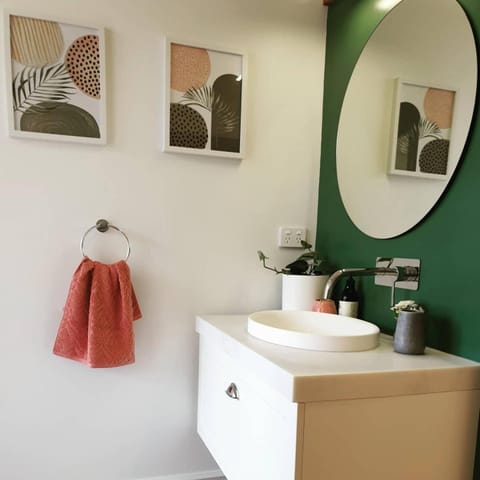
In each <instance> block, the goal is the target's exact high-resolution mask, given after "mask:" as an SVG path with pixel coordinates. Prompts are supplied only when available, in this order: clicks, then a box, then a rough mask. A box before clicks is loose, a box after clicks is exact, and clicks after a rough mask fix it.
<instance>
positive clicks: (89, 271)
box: [53, 258, 142, 367]
mask: <svg viewBox="0 0 480 480" xmlns="http://www.w3.org/2000/svg"><path fill="white" fill-rule="evenodd" d="M141 316H142V314H141V312H140V307H139V305H138V302H137V298H136V296H135V292H134V290H133V286H132V283H131V280H130V269H129V268H128V265H127V264H126V262H125V261H123V260H122V261H120V262H117V263H113V264H111V265H107V264H104V263H100V262H95V261H93V260H90V259H89V258H85V259H84V260H83V261H82V262H81V263H80V265H79V266H78V268H77V270H76V271H75V273H74V274H73V278H72V282H71V284H70V290H69V292H68V296H67V301H66V303H65V307H64V311H63V317H62V321H61V322H60V326H59V329H58V333H57V339H56V341H55V345H54V347H53V353H55V354H56V355H60V356H61V357H66V358H70V359H72V360H76V361H78V362H82V363H85V364H86V365H88V366H89V367H119V366H121V365H128V364H129V363H133V362H134V361H135V345H134V336H133V320H137V319H139V318H140V317H141Z"/></svg>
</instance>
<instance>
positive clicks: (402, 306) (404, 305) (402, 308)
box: [390, 300, 423, 318]
mask: <svg viewBox="0 0 480 480" xmlns="http://www.w3.org/2000/svg"><path fill="white" fill-rule="evenodd" d="M390 310H392V311H393V315H394V316H395V318H398V314H399V313H400V312H423V308H422V306H421V305H419V304H418V303H417V302H415V301H414V300H401V301H400V302H398V303H396V304H395V305H394V306H393V307H391V308H390Z"/></svg>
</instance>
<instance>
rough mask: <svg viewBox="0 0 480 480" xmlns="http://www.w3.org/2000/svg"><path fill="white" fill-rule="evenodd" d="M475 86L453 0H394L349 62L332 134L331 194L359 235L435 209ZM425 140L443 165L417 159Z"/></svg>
mask: <svg viewBox="0 0 480 480" xmlns="http://www.w3.org/2000/svg"><path fill="white" fill-rule="evenodd" d="M476 86H477V56H476V49H475V40H474V36H473V33H472V29H471V27H470V23H469V21H468V19H467V17H466V15H465V12H464V11H463V9H462V7H461V6H460V5H459V4H458V3H457V2H456V1H455V0H402V1H401V2H400V3H398V5H397V6H396V7H395V8H393V9H392V10H391V11H390V13H388V14H387V15H386V16H385V18H384V19H383V20H382V22H381V23H380V24H379V25H378V27H377V28H376V30H375V31H374V33H373V34H372V36H371V37H370V39H369V41H368V42H367V44H366V46H365V48H364V49H363V51H362V53H361V55H360V58H359V60H358V62H357V64H356V66H355V69H354V71H353V74H352V77H351V79H350V82H349V84H348V88H347V92H346V94H345V98H344V101H343V106H342V111H341V115H340V122H339V126H338V135H337V177H338V183H339V188H340V194H341V197H342V200H343V203H344V206H345V209H346V211H347V213H348V215H349V217H350V218H351V220H352V222H353V223H354V224H355V225H356V226H357V227H358V228H359V229H360V230H361V231H362V232H364V233H365V234H367V235H369V236H371V237H374V238H391V237H395V236H398V235H401V234H402V233H404V232H406V231H408V230H410V229H411V228H412V227H414V226H415V225H416V224H417V223H418V222H419V221H420V220H422V218H423V217H424V216H425V215H426V214H427V213H428V212H429V210H430V209H431V208H432V207H433V206H434V205H435V203H436V202H437V201H438V199H439V198H440V196H441V194H442V192H443V191H444V190H445V188H446V187H447V184H448V182H449V180H450V178H451V176H452V174H453V172H454V171H455V168H456V166H457V164H458V162H459V160H460V156H461V153H462V150H463V147H464V145H465V141H466V138H467V135H468V131H469V128H470V123H471V119H472V114H473V110H474V102H475V92H476ZM432 99H433V102H434V105H433V107H432V105H431V102H432ZM428 102H430V104H428ZM412 106H413V107H412ZM414 109H415V111H414V112H413V113H412V111H411V110H414ZM432 112H435V114H433V113H432ZM402 114H403V117H402ZM429 117H430V118H429ZM446 117H450V121H445V120H444V119H445V118H446ZM412 118H413V120H412ZM442 121H443V123H442ZM406 123H408V126H407V127H406V126H405V125H406ZM402 129H403V130H402ZM413 137H415V138H413ZM433 140H441V141H439V142H437V143H436V144H433V146H434V147H435V148H434V151H435V152H434V160H435V161H434V163H435V164H438V163H439V162H438V159H437V158H436V157H435V155H437V156H438V155H441V156H442V162H443V163H442V165H443V166H442V167H441V169H440V170H439V169H438V168H439V167H438V166H435V168H436V170H434V171H432V170H431V171H426V170H425V168H426V167H425V165H427V164H430V165H431V158H432V157H431V155H430V153H429V152H428V151H426V150H423V160H422V161H420V156H421V155H422V149H424V148H426V147H424V144H425V143H429V142H430V141H433ZM440 147H441V148H440ZM429 148H430V151H431V150H432V144H430V146H429ZM440 150H441V152H440ZM402 152H403V153H402ZM412 152H413V157H414V158H413V159H412V160H411V161H410V164H408V165H410V166H407V160H406V158H407V157H412ZM427 154H428V155H427ZM425 159H426V160H425ZM395 162H397V163H396V164H395ZM411 162H413V164H412V163H411ZM395 165H396V166H395ZM412 165H413V166H412ZM422 165H423V166H422ZM397 167H398V168H397ZM429 168H430V167H429ZM439 173H440V174H439Z"/></svg>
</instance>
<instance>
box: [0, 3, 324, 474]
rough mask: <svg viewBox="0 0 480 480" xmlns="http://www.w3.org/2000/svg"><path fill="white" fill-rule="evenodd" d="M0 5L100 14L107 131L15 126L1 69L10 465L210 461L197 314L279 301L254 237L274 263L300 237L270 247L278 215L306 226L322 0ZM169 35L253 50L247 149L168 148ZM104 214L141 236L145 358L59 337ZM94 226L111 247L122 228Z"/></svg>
mask: <svg viewBox="0 0 480 480" xmlns="http://www.w3.org/2000/svg"><path fill="white" fill-rule="evenodd" d="M0 7H5V8H9V9H16V10H15V11H17V12H20V13H30V14H32V15H40V16H46V17H52V16H53V17H54V18H60V19H63V20H68V21H70V22H72V23H79V24H82V23H83V24H87V25H88V24H89V23H94V24H99V25H105V27H106V28H107V42H108V45H107V57H108V58H107V67H108V95H109V97H108V117H109V141H108V145H107V146H105V147H99V146H87V145H81V144H63V143H54V142H43V141H36V140H25V139H12V138H9V137H8V136H7V133H6V132H7V129H6V121H5V118H4V117H5V115H4V111H5V104H4V98H5V92H6V91H7V87H6V86H5V82H4V80H3V77H2V79H1V81H0V92H1V97H0V110H2V116H1V120H0V134H1V137H0V226H1V231H0V248H1V252H2V261H1V277H0V278H1V280H0V282H1V283H0V291H1V312H2V320H1V331H0V478H2V479H8V480H29V479H35V480H60V479H62V480H65V479H68V480H77V479H82V480H96V479H98V480H100V479H101V480H120V479H125V480H127V479H128V480H131V479H141V478H146V477H149V478H150V477H151V478H164V477H166V476H169V475H175V474H182V473H189V472H202V471H203V472H208V471H212V470H216V469H217V467H216V465H215V462H214V461H213V460H212V458H211V457H210V455H209V454H208V452H207V450H206V448H205V447H204V446H203V444H202V442H201V441H200V439H199V438H198V436H197V434H196V432H195V414H196V406H195V402H196V376H197V359H196V356H197V338H196V334H195V332H194V314H195V313H198V312H208V313H220V312H224V313H238V312H250V311H254V310H258V309H263V308H270V307H273V308H276V307H279V305H280V279H279V278H278V277H275V276H274V275H273V274H270V272H267V271H266V270H263V269H262V268H260V264H259V262H258V259H257V256H256V251H257V250H258V249H262V250H264V251H265V252H266V253H268V254H270V256H271V257H272V259H273V260H274V261H276V262H277V263H278V264H279V265H281V264H283V263H284V262H286V261H288V260H290V259H292V258H293V257H294V256H295V255H296V253H297V252H295V251H293V252H292V251H283V252H281V251H280V250H279V249H278V248H277V247H276V235H277V227H278V226H279V225H290V224H300V225H306V226H307V227H308V229H309V231H310V234H311V235H313V231H314V228H315V214H316V205H317V200H316V199H317V184H318V181H317V180H318V169H319V166H318V165H319V157H320V145H319V143H320V130H321V98H322V91H323V61H324V15H325V10H324V7H322V6H321V5H320V2H319V1H317V0H311V1H309V0H261V1H260V0H174V1H171V0H170V1H168V0H135V1H133V0H68V1H65V0H10V1H0ZM19 9H20V10H19ZM164 35H169V36H172V37H174V38H176V39H182V40H187V41H198V42H200V43H202V44H205V43H206V44H213V45H215V46H217V45H221V46H225V47H226V48H227V49H228V47H231V48H234V49H239V50H244V51H245V52H246V53H247V55H248V65H249V68H248V70H249V78H248V99H247V107H248V109H247V128H248V130H247V137H246V157H245V159H244V160H242V161H232V160H229V159H217V158H205V157H195V156H176V155H171V154H168V155H167V154H163V153H161V151H160V149H159V148H158V145H159V139H160V137H161V112H162V105H161V98H162V90H163V87H164V84H163V79H162V69H163V67H162V51H161V46H162V41H163V38H164ZM2 46H3V45H2ZM1 57H2V59H3V58H4V56H3V54H1ZM102 217H103V218H106V219H108V220H109V221H111V222H112V223H113V224H115V225H117V226H119V227H120V228H122V229H124V230H125V232H126V233H127V234H128V235H129V237H130V240H131V244H132V256H131V260H130V261H129V264H130V267H131V270H132V276H133V282H134V286H135V288H136V291H137V295H138V298H139V302H140V304H141V308H142V310H143V319H142V320H140V321H138V322H136V325H135V333H136V353H137V361H136V363H135V364H133V365H130V366H127V367H121V368H117V369H105V370H95V369H89V368H87V367H85V366H83V365H81V364H77V363H75V362H72V361H69V360H66V359H62V358H59V357H55V356H54V355H52V353H51V349H52V345H53V341H54V338H55V334H56V331H57V327H58V324H59V320H60V318H61V314H62V307H63V304H64V301H65V297H66V294H67V290H68V286H69V282H70V279H71V275H72V273H73V271H74V269H75V268H76V266H77V264H78V263H79V261H80V260H81V256H80V253H79V250H78V243H79V240H80V237H81V235H82V234H83V233H84V231H85V230H86V228H87V227H89V226H91V225H93V224H94V223H95V221H96V220H97V219H98V218H102ZM97 239H99V240H103V242H102V246H104V245H105V244H106V243H105V242H110V241H112V251H113V250H115V249H116V248H117V245H116V244H115V245H114V246H113V243H114V242H113V241H114V238H112V237H111V236H106V237H105V238H104V237H100V238H99V237H97V238H95V239H94V240H93V243H95V242H96V241H97ZM310 239H312V237H310ZM91 248H92V249H93V248H95V245H93V244H91ZM102 259H105V260H107V258H106V257H102ZM194 477H195V478H196V476H195V475H193V476H190V477H188V478H194ZM178 478H187V477H182V476H181V475H180V477H178ZM199 478H201V476H200V477H199Z"/></svg>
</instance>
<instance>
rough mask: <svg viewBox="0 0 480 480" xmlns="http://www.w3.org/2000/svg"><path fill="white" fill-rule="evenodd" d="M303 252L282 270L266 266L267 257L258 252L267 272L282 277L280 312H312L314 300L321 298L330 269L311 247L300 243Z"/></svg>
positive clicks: (303, 242)
mask: <svg viewBox="0 0 480 480" xmlns="http://www.w3.org/2000/svg"><path fill="white" fill-rule="evenodd" d="M302 246H303V247H304V248H305V251H304V252H303V253H302V254H301V255H300V256H299V257H298V258H297V259H296V260H294V261H293V262H291V263H289V264H288V265H286V266H285V267H284V268H281V269H278V268H277V267H272V266H270V265H267V260H268V257H267V256H266V255H265V254H264V253H263V252H262V251H261V250H259V251H258V252H257V254H258V258H259V259H260V261H261V262H262V264H263V267H264V268H266V269H267V270H271V271H272V272H275V273H277V274H281V275H282V310H312V306H313V303H314V302H315V300H317V299H319V298H322V297H323V291H324V289H325V284H326V283H327V280H328V277H329V274H330V273H331V271H332V268H331V267H330V265H329V264H328V262H327V261H326V260H325V259H324V258H323V257H322V256H321V255H320V254H319V253H318V252H316V251H314V250H312V245H310V244H309V243H308V242H305V241H302Z"/></svg>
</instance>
